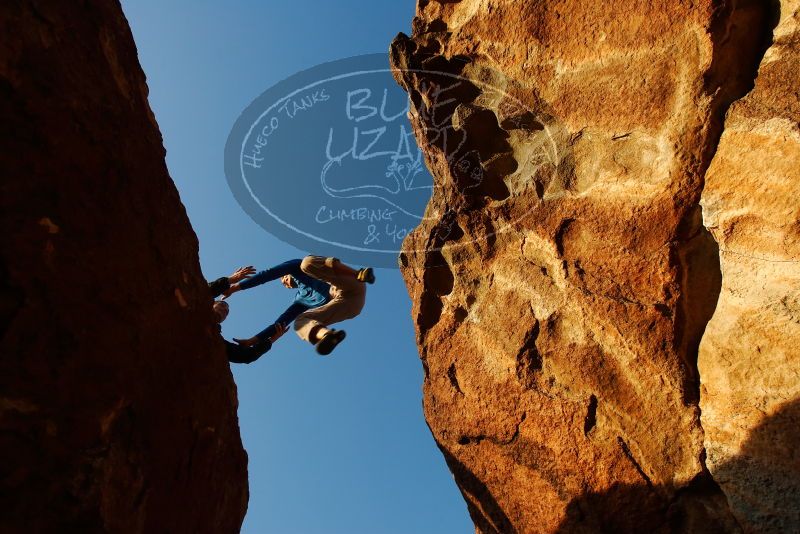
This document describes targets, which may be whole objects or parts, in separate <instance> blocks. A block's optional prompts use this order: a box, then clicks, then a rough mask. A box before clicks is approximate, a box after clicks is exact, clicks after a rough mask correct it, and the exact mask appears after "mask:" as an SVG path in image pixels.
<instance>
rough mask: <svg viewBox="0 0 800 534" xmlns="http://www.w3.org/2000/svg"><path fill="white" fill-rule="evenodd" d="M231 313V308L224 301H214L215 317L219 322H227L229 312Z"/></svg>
mask: <svg viewBox="0 0 800 534" xmlns="http://www.w3.org/2000/svg"><path fill="white" fill-rule="evenodd" d="M229 311H230V307H229V306H228V303H227V302H225V301H224V300H215V301H214V316H216V318H217V322H218V323H221V322H222V321H224V320H225V318H226V317H227V316H228V312H229Z"/></svg>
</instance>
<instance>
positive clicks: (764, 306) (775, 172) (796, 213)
mask: <svg viewBox="0 0 800 534" xmlns="http://www.w3.org/2000/svg"><path fill="white" fill-rule="evenodd" d="M701 204H702V206H703V219H704V222H705V225H706V226H707V227H708V228H709V229H710V230H711V232H712V234H713V235H714V238H715V239H716V240H717V242H718V243H719V248H720V262H721V266H722V274H723V276H722V292H721V293H720V298H719V302H718V304H717V309H716V312H715V313H714V316H713V318H712V319H711V321H710V322H709V324H708V327H707V328H706V333H705V335H704V336H703V341H702V343H701V344H700V358H699V362H698V367H699V369H700V376H701V379H702V386H701V390H700V391H701V407H702V412H703V415H702V418H701V420H702V424H703V429H704V430H705V436H706V437H705V444H706V451H707V455H708V459H707V464H708V468H709V470H710V471H711V473H712V475H713V476H714V478H715V479H716V480H717V481H718V482H719V484H720V486H721V487H722V489H723V490H724V491H725V493H726V495H728V498H729V499H730V501H731V503H732V505H733V510H734V513H735V514H736V516H737V518H738V519H739V521H740V522H741V523H742V525H743V526H744V527H745V528H746V530H748V531H751V532H765V531H772V532H792V531H798V530H800V452H798V442H799V441H800V440H798V437H799V436H798V434H800V413H798V408H797V405H796V399H797V398H798V397H800V2H798V1H796V0H794V1H787V2H781V6H780V23H779V24H778V25H777V27H776V28H775V30H774V43H773V44H772V46H771V47H770V48H769V50H767V52H766V54H765V56H764V59H763V60H762V62H761V66H760V67H759V71H758V79H757V80H756V84H755V89H753V90H752V91H751V92H750V93H749V94H748V95H747V96H746V97H745V98H743V99H742V100H740V101H738V102H736V103H735V104H734V105H733V106H732V107H731V109H730V111H729V112H728V116H727V118H726V121H725V131H724V132H723V134H722V139H721V141H720V144H719V148H718V150H717V154H716V156H715V157H714V160H713V162H712V164H711V168H710V169H709V171H708V173H707V176H706V186H705V188H704V189H703V195H702V199H701ZM759 425H761V426H763V427H764V428H765V431H764V432H762V434H763V435H761V436H758V437H756V438H753V437H752V436H751V435H750V434H751V429H753V428H754V427H756V426H759Z"/></svg>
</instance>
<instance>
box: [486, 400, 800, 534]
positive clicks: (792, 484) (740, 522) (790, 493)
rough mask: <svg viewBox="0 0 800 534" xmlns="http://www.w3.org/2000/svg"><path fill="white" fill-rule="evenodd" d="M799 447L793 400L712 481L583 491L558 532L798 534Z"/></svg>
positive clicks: (798, 403)
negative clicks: (679, 486)
mask: <svg viewBox="0 0 800 534" xmlns="http://www.w3.org/2000/svg"><path fill="white" fill-rule="evenodd" d="M798 441H800V399H795V400H793V401H791V402H789V403H786V404H785V405H784V406H783V407H782V409H781V410H780V411H778V412H777V413H776V414H775V415H773V416H771V417H768V418H766V419H765V420H764V421H763V422H762V423H761V424H760V425H758V426H757V427H755V428H754V429H753V430H752V432H751V433H750V435H749V437H748V439H747V441H746V442H745V443H744V445H743V446H742V448H741V450H740V451H739V454H737V455H736V456H735V457H733V458H731V459H730V460H728V461H727V462H725V463H723V464H721V465H719V466H717V467H716V469H715V470H714V473H713V478H712V474H711V473H708V472H706V473H703V474H701V475H699V476H698V477H697V478H696V479H695V480H694V481H692V482H691V483H690V484H689V485H688V486H687V487H686V488H683V489H681V490H679V491H678V492H676V493H674V494H672V492H670V491H669V490H668V489H667V488H663V487H662V488H659V487H657V486H654V487H649V486H647V485H644V484H642V485H614V486H613V487H612V488H611V489H609V490H608V491H606V492H603V493H587V494H585V495H583V496H581V497H579V498H577V499H573V500H572V502H570V504H569V506H568V508H567V513H566V517H565V518H564V520H563V521H562V523H561V525H559V527H558V529H557V530H556V532H560V533H565V534H566V533H576V532H580V533H583V532H586V533H589V532H609V533H611V532H614V533H627V532H630V533H634V532H651V533H684V532H691V533H708V534H716V533H730V532H759V533H779V532H780V533H783V532H800V452H798V449H797V446H796V445H797V443H798ZM670 494H672V496H671V498H670V497H668V496H669V495H670ZM654 501H655V503H657V506H656V507H655V509H654V508H653V507H652V505H653V504H654ZM648 508H649V510H648V511H647V513H642V511H643V510H647V509H648ZM490 532H491V531H490Z"/></svg>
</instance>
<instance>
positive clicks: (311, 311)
mask: <svg viewBox="0 0 800 534" xmlns="http://www.w3.org/2000/svg"><path fill="white" fill-rule="evenodd" d="M278 278H280V279H281V282H282V283H283V285H284V286H286V287H288V288H297V289H298V291H297V295H296V296H295V302H294V303H293V304H292V305H291V306H290V307H289V308H288V309H287V310H286V311H285V312H284V313H283V314H282V315H281V316H280V317H279V318H278V320H277V321H276V323H283V324H288V323H290V322H291V321H294V329H295V332H296V333H297V335H298V336H299V337H300V339H303V340H305V341H308V342H309V343H311V344H312V345H314V346H315V348H316V350H317V353H318V354H321V355H323V356H324V355H327V354H330V353H331V352H332V351H333V349H335V348H336V346H337V345H338V344H339V343H341V342H342V341H343V340H344V338H345V336H346V335H347V334H346V332H345V331H344V330H336V329H333V328H328V327H329V326H330V325H332V324H335V323H338V322H341V321H344V320H346V319H352V318H353V317H356V316H357V315H358V314H359V313H361V310H362V309H363V308H364V302H365V301H366V294H367V290H366V286H365V284H373V283H375V274H374V272H373V270H372V268H370V267H365V268H363V269H359V270H356V269H353V268H352V267H349V266H348V265H345V264H344V263H342V262H341V261H339V260H338V259H337V258H325V257H322V256H306V257H305V258H303V259H302V260H289V261H287V262H284V263H281V264H280V265H277V266H275V267H272V268H270V269H267V270H265V271H261V272H260V273H258V274H256V275H255V276H253V277H252V278H249V279H247V280H244V281H242V282H237V283H233V284H231V285H230V287H229V288H228V290H227V291H225V296H224V297H223V298H225V299H227V298H228V297H229V296H230V295H232V294H233V293H236V292H237V291H241V290H243V289H250V288H252V287H255V286H258V285H261V284H264V283H266V282H269V281H272V280H276V279H278ZM284 321H285V322H284ZM270 328H271V327H267V329H265V330H263V331H262V332H260V333H258V334H256V335H255V336H254V337H251V338H249V339H235V338H234V341H236V342H237V343H239V344H240V345H242V346H245V347H255V346H258V344H259V343H261V342H262V340H263V339H264V338H265V336H268V335H269V334H270V332H271V330H270Z"/></svg>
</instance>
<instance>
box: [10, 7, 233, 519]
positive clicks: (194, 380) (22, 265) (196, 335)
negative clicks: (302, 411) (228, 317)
mask: <svg viewBox="0 0 800 534" xmlns="http://www.w3.org/2000/svg"><path fill="white" fill-rule="evenodd" d="M0 36H1V37H0V118H1V119H2V124H3V128H2V130H0V168H2V176H3V179H2V184H1V185H0V221H1V224H2V226H1V227H2V229H3V230H2V232H0V271H2V276H0V336H2V357H0V458H1V459H0V510H2V512H0V531H2V532H236V531H238V529H239V527H240V525H241V522H242V519H243V516H244V513H245V510H246V507H247V457H246V454H245V452H244V450H243V449H242V444H241V440H240V437H239V428H238V422H237V417H236V390H235V385H234V383H233V380H232V377H231V372H230V370H229V367H228V363H227V360H226V358H225V355H224V350H223V347H222V343H221V341H220V339H219V336H218V334H217V333H216V329H215V325H214V322H213V318H212V314H211V309H210V302H209V295H208V289H207V287H206V285H205V281H204V279H203V276H202V275H201V273H200V269H199V264H198V256H197V239H196V237H195V235H194V233H193V232H192V229H191V227H190V225H189V221H188V219H187V217H186V213H185V211H184V208H183V206H182V205H181V202H180V199H179V198H178V194H177V192H176V190H175V187H174V185H173V184H172V181H171V180H170V178H169V176H168V174H167V169H166V165H165V163H164V148H163V146H162V142H161V136H160V134H159V131H158V127H157V126H156V123H155V121H154V119H153V115H152V113H151V111H150V108H149V106H148V103H147V86H146V85H145V77H144V75H143V73H142V71H141V69H140V67H139V64H138V61H137V58H136V48H135V46H134V43H133V39H132V37H131V34H130V30H129V28H128V25H127V22H126V21H125V18H124V17H123V15H122V11H121V8H120V6H119V5H118V4H117V3H116V2H105V1H94V0H92V1H86V2H30V1H16V0H13V1H10V2H3V3H2V5H1V6H0Z"/></svg>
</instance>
